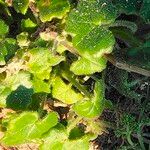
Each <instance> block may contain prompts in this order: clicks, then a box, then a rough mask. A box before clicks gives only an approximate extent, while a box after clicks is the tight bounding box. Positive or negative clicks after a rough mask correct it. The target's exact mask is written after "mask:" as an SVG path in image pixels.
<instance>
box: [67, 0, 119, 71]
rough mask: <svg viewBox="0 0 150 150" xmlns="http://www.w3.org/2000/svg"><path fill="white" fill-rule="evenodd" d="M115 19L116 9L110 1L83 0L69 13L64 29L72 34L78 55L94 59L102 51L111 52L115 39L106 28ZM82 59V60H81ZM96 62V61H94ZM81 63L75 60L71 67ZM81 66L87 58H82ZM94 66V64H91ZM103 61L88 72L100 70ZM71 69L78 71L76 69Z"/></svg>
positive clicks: (102, 52) (100, 55)
mask: <svg viewBox="0 0 150 150" xmlns="http://www.w3.org/2000/svg"><path fill="white" fill-rule="evenodd" d="M115 19H116V10H115V8H114V6H113V5H112V3H111V2H108V1H106V0H98V1H97V0H84V1H80V2H79V3H78V6H77V8H76V9H74V10H72V11H71V13H70V14H69V17H68V19H67V23H66V31H67V32H68V33H69V34H71V35H72V37H73V40H72V43H73V46H74V47H75V48H76V49H77V51H78V53H79V54H80V56H82V57H84V58H86V59H88V60H89V61H93V62H94V61H95V59H96V58H99V59H100V58H101V57H102V56H103V55H104V53H111V52H112V49H113V45H114V43H115V39H114V36H113V34H112V33H111V31H109V30H108V29H107V28H108V26H109V24H111V23H112V22H114V21H115ZM83 60H84V61H83ZM96 62H97V61H96ZM77 63H81V61H80V62H79V61H78V62H76V63H75V65H74V66H73V67H75V66H76V65H77ZM82 63H83V66H84V64H87V60H86V61H85V59H82ZM92 66H94V64H92ZM102 66H104V63H103V61H100V62H99V63H97V67H96V66H94V67H93V69H92V68H91V69H89V70H88V72H89V73H88V74H92V73H94V72H96V71H97V70H98V68H99V70H98V71H101V70H102V68H104V67H102ZM72 71H75V73H76V72H78V70H77V69H73V70H72ZM79 72H80V71H79Z"/></svg>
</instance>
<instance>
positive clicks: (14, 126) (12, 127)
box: [1, 112, 58, 146]
mask: <svg viewBox="0 0 150 150" xmlns="http://www.w3.org/2000/svg"><path fill="white" fill-rule="evenodd" d="M57 123H58V116H57V114H56V113H55V112H51V113H49V114H48V115H47V116H46V117H45V118H44V119H43V120H39V119H38V114H37V113H36V112H23V113H21V114H19V115H18V116H17V117H15V118H13V119H11V120H10V122H9V126H8V129H7V131H6V133H5V135H4V137H3V138H2V139H1V143H2V144H4V145H7V146H13V145H17V144H22V143H25V142H29V141H30V142H31V140H32V139H37V138H39V137H41V136H42V134H44V133H45V132H47V131H48V130H49V129H50V128H52V127H53V126H55V125H56V124H57Z"/></svg>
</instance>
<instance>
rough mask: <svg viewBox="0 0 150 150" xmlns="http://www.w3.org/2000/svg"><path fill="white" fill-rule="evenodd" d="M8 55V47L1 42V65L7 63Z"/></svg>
mask: <svg viewBox="0 0 150 150" xmlns="http://www.w3.org/2000/svg"><path fill="white" fill-rule="evenodd" d="M6 55H7V48H6V46H5V44H4V43H1V44H0V66H1V65H5V64H6V62H5V56H6Z"/></svg>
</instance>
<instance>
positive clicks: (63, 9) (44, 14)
mask: <svg viewBox="0 0 150 150" xmlns="http://www.w3.org/2000/svg"><path fill="white" fill-rule="evenodd" d="M37 4H38V9H39V12H40V19H41V20H42V22H46V21H51V20H52V19H53V18H59V19H62V18H63V16H64V15H65V14H66V13H67V12H68V11H69V2H68V0H61V1H60V0H39V1H38V2H37Z"/></svg>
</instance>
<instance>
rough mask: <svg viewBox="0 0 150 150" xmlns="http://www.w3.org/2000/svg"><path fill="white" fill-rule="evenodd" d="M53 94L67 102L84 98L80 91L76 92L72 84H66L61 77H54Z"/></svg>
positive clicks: (71, 102) (70, 102)
mask: <svg viewBox="0 0 150 150" xmlns="http://www.w3.org/2000/svg"><path fill="white" fill-rule="evenodd" d="M52 96H53V97H54V98H56V99H58V100H60V101H62V102H63V103H65V104H73V103H76V102H77V101H80V100H81V99H82V98H83V97H82V95H81V94H80V93H76V92H75V91H74V90H73V89H72V88H71V85H70V84H66V83H65V82H64V81H63V80H62V79H61V78H60V77H55V78H53V79H52Z"/></svg>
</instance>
